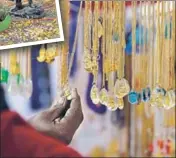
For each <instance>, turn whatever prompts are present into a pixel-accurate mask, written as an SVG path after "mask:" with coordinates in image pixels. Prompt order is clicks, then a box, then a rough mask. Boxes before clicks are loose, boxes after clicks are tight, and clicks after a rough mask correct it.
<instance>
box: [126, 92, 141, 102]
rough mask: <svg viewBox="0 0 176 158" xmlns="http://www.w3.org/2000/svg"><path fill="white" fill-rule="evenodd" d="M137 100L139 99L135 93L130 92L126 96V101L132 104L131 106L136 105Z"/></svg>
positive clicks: (138, 95)
mask: <svg viewBox="0 0 176 158" xmlns="http://www.w3.org/2000/svg"><path fill="white" fill-rule="evenodd" d="M139 99H140V94H139V93H137V92H135V91H131V92H130V93H129V94H128V101H129V102H130V104H133V105H134V104H138V102H139Z"/></svg>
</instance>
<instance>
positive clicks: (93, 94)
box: [90, 84, 100, 104]
mask: <svg viewBox="0 0 176 158" xmlns="http://www.w3.org/2000/svg"><path fill="white" fill-rule="evenodd" d="M90 98H91V100H92V102H93V103H94V104H99V103H100V98H99V90H98V87H97V86H96V84H93V86H92V89H91V91H90Z"/></svg>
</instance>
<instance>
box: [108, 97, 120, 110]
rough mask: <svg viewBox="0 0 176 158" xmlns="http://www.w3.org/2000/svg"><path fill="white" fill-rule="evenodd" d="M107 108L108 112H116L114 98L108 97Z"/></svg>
mask: <svg viewBox="0 0 176 158" xmlns="http://www.w3.org/2000/svg"><path fill="white" fill-rule="evenodd" d="M107 107H108V110H110V111H115V110H117V108H118V106H117V105H116V102H115V98H114V96H111V95H109V97H108V105H107Z"/></svg>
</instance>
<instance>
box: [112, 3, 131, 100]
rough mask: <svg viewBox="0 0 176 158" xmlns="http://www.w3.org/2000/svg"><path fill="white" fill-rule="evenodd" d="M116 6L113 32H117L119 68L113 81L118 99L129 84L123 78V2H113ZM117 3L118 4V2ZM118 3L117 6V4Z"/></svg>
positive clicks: (127, 91)
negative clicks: (116, 19)
mask: <svg viewBox="0 0 176 158" xmlns="http://www.w3.org/2000/svg"><path fill="white" fill-rule="evenodd" d="M115 3H116V5H115V7H117V10H119V12H117V13H116V14H118V15H117V16H119V21H118V22H119V24H118V25H117V28H116V30H115V32H117V34H119V44H118V46H119V47H120V49H119V50H118V49H117V53H118V54H119V55H118V57H119V59H120V60H119V69H118V70H117V71H118V72H117V74H118V75H117V76H118V79H117V80H116V83H115V88H114V93H115V95H116V97H117V98H118V99H121V98H123V97H124V96H126V95H127V94H128V93H129V91H130V86H129V83H128V81H127V80H126V79H125V78H124V76H125V75H124V69H125V47H126V44H125V2H115ZM118 3H119V4H118ZM117 4H118V6H117Z"/></svg>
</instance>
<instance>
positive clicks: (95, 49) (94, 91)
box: [90, 1, 100, 104]
mask: <svg viewBox="0 0 176 158" xmlns="http://www.w3.org/2000/svg"><path fill="white" fill-rule="evenodd" d="M98 20H99V2H98V1H96V2H95V3H94V11H93V25H92V31H93V42H92V74H93V77H94V79H93V85H92V88H91V91H90V98H91V100H92V102H93V103H94V104H99V103H100V98H99V89H98V87H97V79H98V78H97V77H98V60H99V59H98V58H99V57H98V53H99V37H98Z"/></svg>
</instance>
